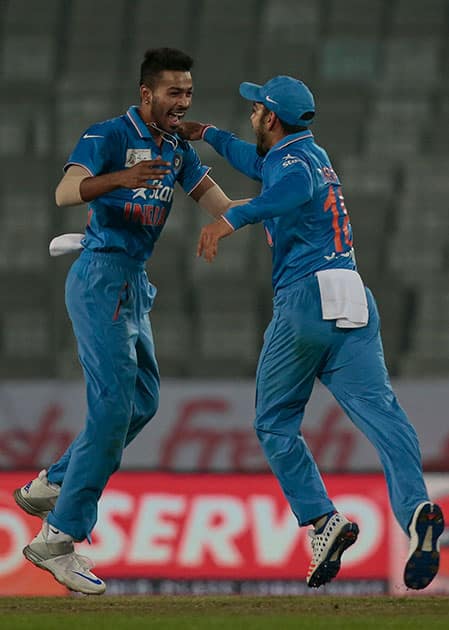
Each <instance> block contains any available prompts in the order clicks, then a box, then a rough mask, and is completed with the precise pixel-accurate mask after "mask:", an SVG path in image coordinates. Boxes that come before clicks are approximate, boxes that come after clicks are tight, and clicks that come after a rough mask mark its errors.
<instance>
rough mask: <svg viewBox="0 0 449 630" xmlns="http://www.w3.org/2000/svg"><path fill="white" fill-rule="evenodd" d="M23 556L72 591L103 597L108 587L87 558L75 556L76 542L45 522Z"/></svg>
mask: <svg viewBox="0 0 449 630" xmlns="http://www.w3.org/2000/svg"><path fill="white" fill-rule="evenodd" d="M23 555H24V556H25V558H26V559H27V560H29V561H30V562H32V563H33V564H34V565H35V566H36V567H39V568H40V569H45V570H46V571H49V572H50V573H52V574H53V576H54V578H55V579H56V580H57V581H58V582H59V583H60V584H63V585H64V586H66V587H67V588H69V589H70V590H71V591H77V592H78V593H85V594H86V595H102V594H103V593H104V592H105V590H106V584H105V583H104V582H103V580H100V578H99V577H97V576H96V575H95V574H94V573H92V572H91V570H90V569H92V568H93V563H92V562H91V561H90V560H89V558H86V557H85V556H80V555H79V554H77V553H75V546H74V544H73V539H72V538H71V537H70V536H68V535H67V534H64V533H63V532H60V531H58V530H55V529H54V528H53V527H52V526H51V525H49V524H48V523H47V521H44V522H43V524H42V529H41V531H40V532H39V534H38V535H37V536H36V538H34V539H33V540H32V541H31V542H30V544H29V545H27V546H26V547H25V548H24V550H23Z"/></svg>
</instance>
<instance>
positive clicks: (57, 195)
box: [55, 186, 64, 208]
mask: <svg viewBox="0 0 449 630" xmlns="http://www.w3.org/2000/svg"><path fill="white" fill-rule="evenodd" d="M55 202H56V205H57V206H58V208H62V207H63V206H64V200H63V195H62V194H61V190H60V188H59V186H58V187H57V188H56V190H55Z"/></svg>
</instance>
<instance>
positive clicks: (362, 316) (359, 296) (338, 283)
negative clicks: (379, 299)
mask: <svg viewBox="0 0 449 630" xmlns="http://www.w3.org/2000/svg"><path fill="white" fill-rule="evenodd" d="M316 277H317V278H318V284H319V286H320V294H321V308H322V311H323V319H335V320H336V325H337V326H338V328H361V327H362V326H366V325H367V323H368V304H367V301H366V293H365V287H364V286H363V282H362V279H361V277H360V276H359V274H358V273H357V271H352V270H351V269H324V270H323V271H317V273H316Z"/></svg>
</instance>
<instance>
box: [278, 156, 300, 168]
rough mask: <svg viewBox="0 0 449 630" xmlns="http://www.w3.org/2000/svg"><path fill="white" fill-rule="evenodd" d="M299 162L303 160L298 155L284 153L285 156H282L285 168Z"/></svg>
mask: <svg viewBox="0 0 449 630" xmlns="http://www.w3.org/2000/svg"><path fill="white" fill-rule="evenodd" d="M298 162H301V158H300V157H298V156H297V155H290V153H287V155H284V157H283V158H282V166H283V167H284V168H287V167H288V166H291V165H292V164H297V163H298Z"/></svg>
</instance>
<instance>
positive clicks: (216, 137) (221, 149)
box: [202, 126, 262, 181]
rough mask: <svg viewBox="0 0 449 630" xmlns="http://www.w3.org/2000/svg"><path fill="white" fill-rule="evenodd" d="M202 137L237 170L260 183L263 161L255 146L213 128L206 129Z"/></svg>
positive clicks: (227, 132)
mask: <svg viewBox="0 0 449 630" xmlns="http://www.w3.org/2000/svg"><path fill="white" fill-rule="evenodd" d="M202 137H203V140H205V141H206V142H207V143H208V144H210V145H211V146H212V147H213V148H214V149H215V151H217V153H219V154H220V155H221V156H223V157H224V158H225V159H226V160H227V161H228V162H229V163H230V164H231V165H232V166H233V167H234V168H235V169H237V170H238V171H240V172H241V173H243V174H244V175H247V176H248V177H251V178H252V179H256V180H258V181H260V179H261V169H262V160H261V158H260V157H259V156H258V155H257V151H256V145H255V144H251V143H249V142H244V141H243V140H239V138H237V137H236V136H235V135H234V134H232V133H230V132H229V131H223V130H221V129H217V127H212V126H209V127H205V129H204V132H203V136H202Z"/></svg>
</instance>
